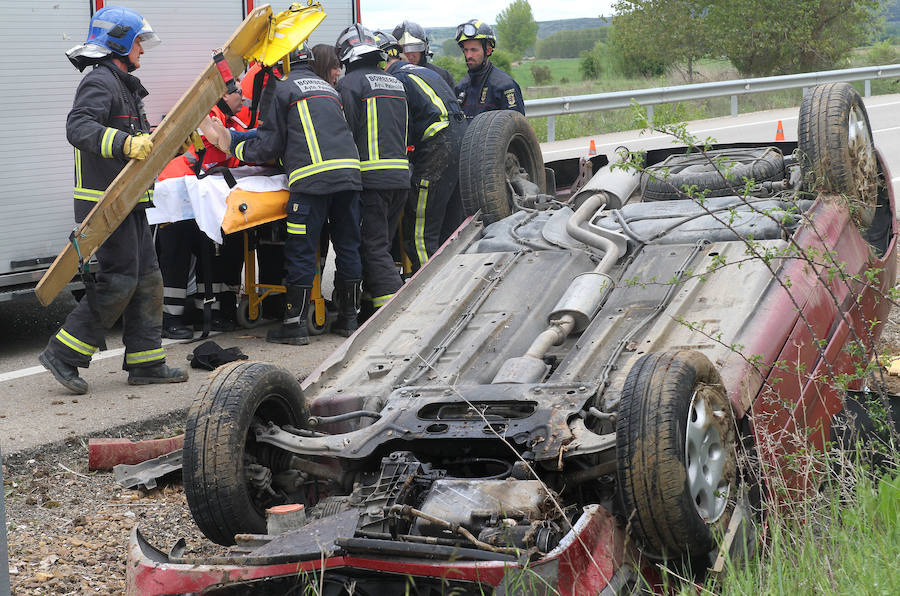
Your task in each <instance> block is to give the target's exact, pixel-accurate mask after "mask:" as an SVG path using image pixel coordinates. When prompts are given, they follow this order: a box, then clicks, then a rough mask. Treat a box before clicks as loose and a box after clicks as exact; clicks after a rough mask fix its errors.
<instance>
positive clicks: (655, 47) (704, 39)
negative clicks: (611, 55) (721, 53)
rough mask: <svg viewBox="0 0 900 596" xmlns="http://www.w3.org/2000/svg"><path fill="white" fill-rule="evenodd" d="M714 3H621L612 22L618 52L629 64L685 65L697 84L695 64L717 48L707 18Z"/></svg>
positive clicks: (665, 0) (689, 0)
mask: <svg viewBox="0 0 900 596" xmlns="http://www.w3.org/2000/svg"><path fill="white" fill-rule="evenodd" d="M711 1H712V0H619V1H618V2H616V3H615V4H613V8H614V9H615V11H616V14H615V16H614V17H613V19H612V26H613V28H614V36H615V41H616V45H617V47H618V50H619V51H620V52H621V53H622V54H623V56H625V57H626V58H625V60H626V62H627V61H628V60H632V59H634V58H635V57H639V59H640V60H641V61H642V62H646V63H648V64H654V65H659V64H662V65H665V66H668V65H671V64H676V63H680V64H684V65H685V68H686V70H687V78H688V80H693V78H694V63H695V62H696V61H697V59H699V58H703V57H705V56H707V55H709V53H710V48H711V47H713V44H712V43H711V41H712V34H711V32H710V30H709V24H708V18H707V17H708V12H709V5H710V3H711ZM738 4H740V3H738ZM624 66H625V70H629V69H630V67H629V66H628V65H627V64H625V65H624ZM638 70H646V69H645V68H643V69H638Z"/></svg>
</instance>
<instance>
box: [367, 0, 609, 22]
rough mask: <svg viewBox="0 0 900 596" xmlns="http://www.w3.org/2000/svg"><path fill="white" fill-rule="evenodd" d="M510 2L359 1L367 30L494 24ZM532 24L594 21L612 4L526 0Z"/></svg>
mask: <svg viewBox="0 0 900 596" xmlns="http://www.w3.org/2000/svg"><path fill="white" fill-rule="evenodd" d="M511 2H512V0H480V1H479V2H425V1H423V0H360V13H361V14H362V22H363V24H364V25H366V26H367V27H370V28H376V29H378V28H388V29H391V28H393V27H394V25H397V24H399V23H402V22H403V20H404V19H405V20H409V21H415V22H417V23H419V24H420V25H422V26H423V27H426V28H428V27H455V26H456V25H458V24H460V23H463V22H465V21H468V20H469V19H476V18H477V19H480V20H482V21H487V22H488V23H496V22H497V15H498V14H499V13H500V11H501V10H503V9H504V8H506V7H507V6H508V5H509V4H510V3H511ZM530 4H531V13H532V14H533V15H534V20H535V21H555V20H557V19H576V18H583V17H590V18H596V17H598V16H600V15H601V14H602V15H611V14H612V9H611V8H610V6H611V5H612V4H613V1H612V0H610V1H608V2H607V1H605V0H530Z"/></svg>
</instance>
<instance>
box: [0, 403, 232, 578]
mask: <svg viewBox="0 0 900 596" xmlns="http://www.w3.org/2000/svg"><path fill="white" fill-rule="evenodd" d="M184 416H185V412H183V411H181V412H177V413H174V414H172V415H169V416H166V417H164V418H160V419H155V420H151V421H148V422H144V423H141V424H134V425H128V426H126V427H122V428H119V429H117V432H108V433H104V436H125V437H128V438H131V439H135V440H137V439H151V438H160V437H164V436H172V435H175V434H178V433H180V432H182V430H183V426H184ZM5 459H6V461H5V467H6V469H5V473H4V484H5V489H6V516H7V523H8V537H9V559H10V561H9V563H10V580H11V584H12V586H11V587H12V593H13V594H79V595H80V594H123V593H124V592H125V559H126V553H127V545H128V537H129V535H130V533H131V530H132V528H134V527H135V526H136V525H137V526H140V528H141V530H142V532H143V533H144V534H145V536H146V537H147V538H148V539H150V540H151V541H152V542H153V543H154V544H156V545H157V546H159V547H160V548H162V549H163V550H168V549H169V548H170V547H171V546H172V545H173V544H174V543H175V541H177V540H178V538H182V537H183V538H185V539H186V540H187V542H188V552H189V553H193V554H213V553H218V552H221V547H219V546H217V545H215V544H212V543H211V542H209V541H208V540H206V539H205V538H204V537H203V536H202V535H201V534H200V532H199V530H198V529H197V527H196V525H195V524H194V522H193V519H192V518H191V514H190V511H189V509H188V505H187V501H186V500H185V497H184V490H183V489H182V486H181V479H180V477H178V475H177V474H176V475H174V476H175V478H174V479H167V481H166V482H163V483H162V484H161V485H160V487H159V488H157V489H155V490H153V491H149V492H144V491H139V490H125V489H123V488H122V487H120V486H119V485H117V484H116V483H115V481H114V479H113V475H112V473H111V472H89V471H88V469H87V439H86V438H85V439H82V440H75V439H73V440H72V441H68V442H66V443H63V444H57V445H53V446H50V447H45V448H43V449H41V450H39V451H38V450H35V451H31V452H23V453H20V454H14V455H12V456H10V457H8V458H5ZM63 466H64V467H63Z"/></svg>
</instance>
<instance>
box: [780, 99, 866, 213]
mask: <svg viewBox="0 0 900 596" xmlns="http://www.w3.org/2000/svg"><path fill="white" fill-rule="evenodd" d="M872 139H873V138H872V127H871V125H870V124H869V115H868V113H867V112H866V107H865V105H863V100H862V97H860V95H859V93H857V91H856V89H854V88H853V87H852V86H851V85H850V84H848V83H829V84H827V85H819V86H817V87H813V88H812V89H810V90H809V91H808V92H807V93H806V95H804V96H803V102H802V103H801V104H800V117H799V122H798V125H797V140H798V143H797V148H798V150H799V153H800V165H801V168H802V172H803V183H804V189H805V190H807V191H812V192H815V191H819V190H823V191H826V192H833V193H837V194H841V195H845V196H847V197H848V198H850V199H851V200H854V201H859V200H860V199H862V200H863V201H864V205H863V206H862V207H861V209H860V210H858V211H857V212H868V213H867V215H866V214H861V219H863V220H864V219H866V217H867V216H868V219H869V221H871V215H872V213H871V212H872V211H874V204H875V200H876V197H877V196H878V192H877V187H878V158H877V156H876V153H875V145H874V142H873V140H872ZM853 211H854V210H853V209H851V212H853Z"/></svg>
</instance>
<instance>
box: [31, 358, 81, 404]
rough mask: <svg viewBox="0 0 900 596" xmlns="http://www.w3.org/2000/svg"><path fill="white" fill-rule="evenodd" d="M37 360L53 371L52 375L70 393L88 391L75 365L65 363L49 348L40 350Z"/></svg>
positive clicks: (79, 393)
mask: <svg viewBox="0 0 900 596" xmlns="http://www.w3.org/2000/svg"><path fill="white" fill-rule="evenodd" d="M38 360H40V361H41V364H42V365H44V368H46V369H47V370H49V371H50V372H51V373H53V376H54V377H55V378H56V380H57V381H59V382H60V383H61V384H62V386H63V387H65V388H66V389H68V390H69V391H71V392H72V393H77V394H78V395H84V394H85V393H87V392H88V384H87V381H85V380H84V379H82V378H81V377H79V376H78V367H77V366H72V365H71V364H66V363H65V362H63V361H62V360H60V359H59V358H57V357H56V356H54V355H53V353H51V352H50V350H49V349H47V350H44V351H43V352H41V354H40V356H38Z"/></svg>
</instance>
